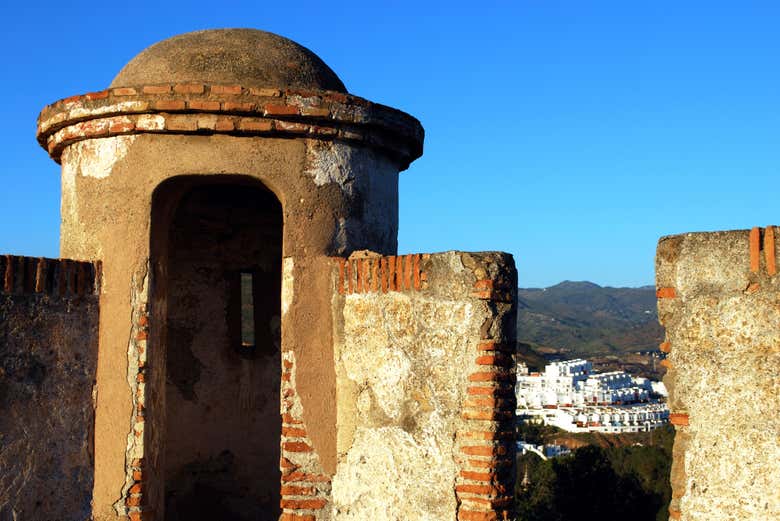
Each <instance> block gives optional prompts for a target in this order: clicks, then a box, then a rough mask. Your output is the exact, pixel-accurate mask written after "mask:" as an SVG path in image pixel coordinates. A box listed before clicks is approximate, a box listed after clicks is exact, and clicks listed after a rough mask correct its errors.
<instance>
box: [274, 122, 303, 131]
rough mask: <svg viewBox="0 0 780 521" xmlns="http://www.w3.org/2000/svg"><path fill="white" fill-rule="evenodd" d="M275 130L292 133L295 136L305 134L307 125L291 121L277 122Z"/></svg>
mask: <svg viewBox="0 0 780 521" xmlns="http://www.w3.org/2000/svg"><path fill="white" fill-rule="evenodd" d="M276 130H282V131H284V132H293V133H295V134H305V133H306V132H308V131H309V125H306V124H305V123H295V122H293V121H277V122H276Z"/></svg>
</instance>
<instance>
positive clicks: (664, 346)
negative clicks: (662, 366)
mask: <svg viewBox="0 0 780 521" xmlns="http://www.w3.org/2000/svg"><path fill="white" fill-rule="evenodd" d="M658 349H659V351H661V352H662V353H671V352H672V343H671V342H661V345H659V346H658Z"/></svg>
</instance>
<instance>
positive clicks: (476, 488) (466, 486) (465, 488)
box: [455, 483, 499, 496]
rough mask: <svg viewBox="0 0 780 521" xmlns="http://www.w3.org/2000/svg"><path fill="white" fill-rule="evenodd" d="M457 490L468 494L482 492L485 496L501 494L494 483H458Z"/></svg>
mask: <svg viewBox="0 0 780 521" xmlns="http://www.w3.org/2000/svg"><path fill="white" fill-rule="evenodd" d="M455 492H463V493H466V494H481V495H484V496H496V495H498V494H499V491H498V489H496V487H494V486H492V485H472V484H470V483H463V484H461V485H456V486H455Z"/></svg>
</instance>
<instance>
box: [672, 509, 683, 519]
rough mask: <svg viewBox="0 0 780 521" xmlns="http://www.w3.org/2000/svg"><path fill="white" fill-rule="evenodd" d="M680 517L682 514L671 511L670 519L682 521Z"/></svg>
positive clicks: (677, 511)
mask: <svg viewBox="0 0 780 521" xmlns="http://www.w3.org/2000/svg"><path fill="white" fill-rule="evenodd" d="M680 516H682V512H680V511H679V510H673V509H671V508H670V509H669V519H680Z"/></svg>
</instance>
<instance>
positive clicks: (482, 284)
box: [474, 279, 493, 289]
mask: <svg viewBox="0 0 780 521" xmlns="http://www.w3.org/2000/svg"><path fill="white" fill-rule="evenodd" d="M474 289H493V281H492V280H490V279H482V280H478V281H477V282H475V283H474Z"/></svg>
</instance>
